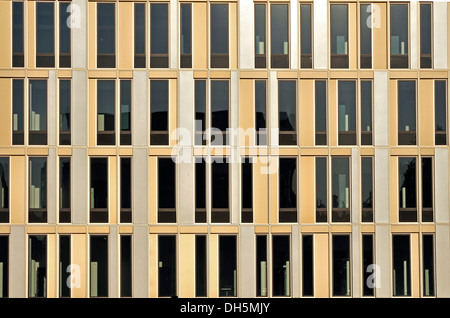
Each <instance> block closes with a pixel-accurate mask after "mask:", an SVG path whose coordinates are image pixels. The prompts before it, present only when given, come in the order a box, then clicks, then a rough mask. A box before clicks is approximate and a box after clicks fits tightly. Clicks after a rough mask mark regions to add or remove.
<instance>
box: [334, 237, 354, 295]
mask: <svg viewBox="0 0 450 318" xmlns="http://www.w3.org/2000/svg"><path fill="white" fill-rule="evenodd" d="M332 244H333V296H351V286H352V285H351V275H350V272H351V267H350V235H333V242H332Z"/></svg>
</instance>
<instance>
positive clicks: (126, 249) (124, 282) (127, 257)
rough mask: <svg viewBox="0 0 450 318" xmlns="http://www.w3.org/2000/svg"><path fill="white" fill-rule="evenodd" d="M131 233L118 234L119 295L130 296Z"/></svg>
mask: <svg viewBox="0 0 450 318" xmlns="http://www.w3.org/2000/svg"><path fill="white" fill-rule="evenodd" d="M131 251H132V246H131V235H121V236H120V297H131V295H132V291H131V281H132V272H131V271H132V270H131V268H132V267H131V266H132V261H131V260H132V256H131Z"/></svg>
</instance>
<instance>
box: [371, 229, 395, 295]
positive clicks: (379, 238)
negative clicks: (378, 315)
mask: <svg viewBox="0 0 450 318" xmlns="http://www.w3.org/2000/svg"><path fill="white" fill-rule="evenodd" d="M390 235H391V234H390V231H389V225H376V226H375V261H376V263H377V265H378V266H379V269H380V272H379V274H380V280H379V281H380V286H377V288H376V290H375V295H376V297H391V296H392V293H391V252H390V251H391V248H390V246H391V244H390Z"/></svg>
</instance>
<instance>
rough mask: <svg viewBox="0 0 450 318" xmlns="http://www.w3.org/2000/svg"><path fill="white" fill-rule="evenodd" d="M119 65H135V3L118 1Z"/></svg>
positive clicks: (125, 66)
mask: <svg viewBox="0 0 450 318" xmlns="http://www.w3.org/2000/svg"><path fill="white" fill-rule="evenodd" d="M118 11H119V19H118V27H117V28H118V31H119V32H118V33H119V37H118V42H119V45H118V46H117V47H118V49H119V50H118V51H119V52H118V53H119V54H118V62H119V63H118V65H119V68H122V69H123V68H132V67H133V48H134V46H133V36H132V35H133V24H132V22H133V21H134V20H133V3H131V2H119V3H118Z"/></svg>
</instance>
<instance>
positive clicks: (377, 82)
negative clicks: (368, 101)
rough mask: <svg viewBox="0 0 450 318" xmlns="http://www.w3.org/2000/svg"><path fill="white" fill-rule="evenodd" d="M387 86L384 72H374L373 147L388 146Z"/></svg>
mask: <svg viewBox="0 0 450 318" xmlns="http://www.w3.org/2000/svg"><path fill="white" fill-rule="evenodd" d="M388 89H389V84H388V73H387V72H386V71H375V72H374V80H373V95H374V100H373V102H374V105H373V106H374V107H373V122H374V131H373V133H374V144H375V146H387V145H389V115H388V114H389V108H388V107H389V90H388ZM391 94H396V92H391Z"/></svg>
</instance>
